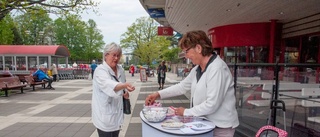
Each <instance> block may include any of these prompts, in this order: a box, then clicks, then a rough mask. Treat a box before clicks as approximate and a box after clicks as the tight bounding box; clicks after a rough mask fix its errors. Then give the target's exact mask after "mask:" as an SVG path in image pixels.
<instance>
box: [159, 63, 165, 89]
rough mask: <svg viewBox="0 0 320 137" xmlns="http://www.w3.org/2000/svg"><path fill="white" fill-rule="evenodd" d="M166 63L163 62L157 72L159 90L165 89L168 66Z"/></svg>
mask: <svg viewBox="0 0 320 137" xmlns="http://www.w3.org/2000/svg"><path fill="white" fill-rule="evenodd" d="M165 63H166V62H165V61H162V62H161V64H160V65H159V67H158V70H157V72H158V83H159V89H163V85H164V83H165V81H166V72H167V66H166V65H165Z"/></svg>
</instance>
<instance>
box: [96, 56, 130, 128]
mask: <svg viewBox="0 0 320 137" xmlns="http://www.w3.org/2000/svg"><path fill="white" fill-rule="evenodd" d="M117 72H118V77H117V78H118V80H119V81H120V82H122V83H124V82H125V80H126V78H125V73H124V70H123V68H122V67H121V66H119V65H118V66H117ZM112 75H113V76H115V73H114V72H113V70H112V69H111V68H110V66H109V65H108V64H107V63H106V62H103V64H102V65H99V66H98V67H97V68H96V70H95V72H94V77H93V83H92V89H93V90H92V104H91V108H92V122H93V125H94V126H95V127H96V128H98V129H100V130H102V131H105V132H111V131H116V130H120V126H121V124H122V123H123V119H124V115H123V101H122V98H123V97H122V95H123V92H122V91H123V90H121V91H117V92H115V91H114V90H113V89H114V88H115V87H116V85H117V84H119V82H117V81H116V80H115V79H114V78H113V77H112Z"/></svg>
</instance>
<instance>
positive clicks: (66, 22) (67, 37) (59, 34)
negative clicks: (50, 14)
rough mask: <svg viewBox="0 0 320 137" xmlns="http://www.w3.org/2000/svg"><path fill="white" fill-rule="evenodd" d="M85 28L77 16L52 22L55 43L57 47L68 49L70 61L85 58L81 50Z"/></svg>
mask: <svg viewBox="0 0 320 137" xmlns="http://www.w3.org/2000/svg"><path fill="white" fill-rule="evenodd" d="M85 28H86V23H85V22H84V21H81V20H80V17H79V16H77V15H66V16H65V17H61V18H58V19H57V20H55V22H54V32H55V37H56V42H57V44H58V45H65V46H66V47H68V49H69V51H70V54H71V58H70V59H71V60H72V61H77V60H80V59H81V58H87V55H86V54H85V50H83V48H84V47H85V42H86V34H85V32H86V30H85Z"/></svg>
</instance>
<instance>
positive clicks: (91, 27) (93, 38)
mask: <svg viewBox="0 0 320 137" xmlns="http://www.w3.org/2000/svg"><path fill="white" fill-rule="evenodd" d="M86 35H87V37H86V41H87V42H86V43H87V46H85V49H84V50H85V51H86V52H87V53H86V54H87V55H88V59H89V62H90V61H91V60H92V59H96V58H101V55H102V54H101V52H100V51H102V48H103V45H104V44H105V43H104V41H103V35H102V34H101V31H100V30H99V29H98V28H97V24H96V22H94V20H92V19H90V20H89V21H88V22H87V28H86Z"/></svg>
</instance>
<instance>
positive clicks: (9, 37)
mask: <svg viewBox="0 0 320 137" xmlns="http://www.w3.org/2000/svg"><path fill="white" fill-rule="evenodd" d="M13 28H14V23H13V20H12V18H11V16H10V15H8V16H6V17H5V18H4V19H3V20H1V21H0V44H12V42H13V40H14V32H13Z"/></svg>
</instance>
